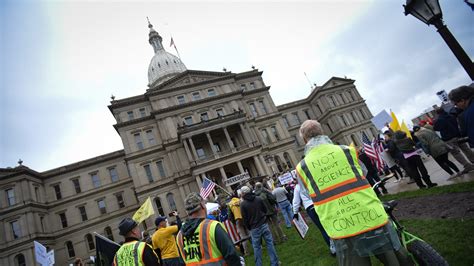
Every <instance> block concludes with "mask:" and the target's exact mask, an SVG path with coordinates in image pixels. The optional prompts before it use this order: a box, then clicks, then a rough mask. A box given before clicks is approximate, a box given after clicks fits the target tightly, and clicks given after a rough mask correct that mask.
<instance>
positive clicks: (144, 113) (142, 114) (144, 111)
mask: <svg viewBox="0 0 474 266" xmlns="http://www.w3.org/2000/svg"><path fill="white" fill-rule="evenodd" d="M139 111H140V117H145V116H146V110H145V108H140V109H139Z"/></svg>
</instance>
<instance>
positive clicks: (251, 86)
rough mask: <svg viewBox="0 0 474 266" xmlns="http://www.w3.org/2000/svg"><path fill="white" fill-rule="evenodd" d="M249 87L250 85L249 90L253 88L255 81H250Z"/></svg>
mask: <svg viewBox="0 0 474 266" xmlns="http://www.w3.org/2000/svg"><path fill="white" fill-rule="evenodd" d="M249 87H250V89H251V90H253V89H255V83H253V82H250V84H249Z"/></svg>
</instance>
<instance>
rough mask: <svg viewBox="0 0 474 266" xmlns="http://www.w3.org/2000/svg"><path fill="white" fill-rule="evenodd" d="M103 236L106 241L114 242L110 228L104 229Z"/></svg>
mask: <svg viewBox="0 0 474 266" xmlns="http://www.w3.org/2000/svg"><path fill="white" fill-rule="evenodd" d="M104 234H105V236H106V237H107V238H108V239H110V240H112V241H114V234H113V233H112V228H110V226H107V227H106V228H104Z"/></svg>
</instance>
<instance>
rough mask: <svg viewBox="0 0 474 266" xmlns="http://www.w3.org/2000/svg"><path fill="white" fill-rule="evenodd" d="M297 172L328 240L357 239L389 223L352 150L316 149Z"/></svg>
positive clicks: (326, 145)
mask: <svg viewBox="0 0 474 266" xmlns="http://www.w3.org/2000/svg"><path fill="white" fill-rule="evenodd" d="M296 172H297V173H298V175H299V177H300V178H301V180H302V181H303V183H304V186H305V187H306V189H307V190H308V191H309V194H310V196H311V199H312V200H313V204H314V208H315V210H316V213H317V214H318V215H319V219H320V220H321V224H322V225H323V227H324V229H325V230H326V232H327V234H328V235H329V236H330V237H331V238H333V239H340V238H347V237H351V236H355V235H359V234H362V233H364V232H367V231H371V230H374V229H376V228H379V227H381V226H383V225H385V224H386V223H387V222H388V217H387V214H386V212H385V210H384V208H383V205H382V203H381V202H380V200H379V199H378V198H377V195H376V194H375V192H374V191H373V189H372V188H371V187H370V185H369V183H368V182H367V180H366V179H365V177H364V176H363V174H362V170H361V168H360V165H359V163H358V161H357V153H356V151H355V149H354V148H352V147H347V146H337V145H333V144H323V145H320V146H317V147H315V148H313V149H312V150H310V151H309V153H308V154H307V155H306V156H305V158H304V159H303V160H302V161H301V162H300V163H299V164H298V165H297V166H296Z"/></svg>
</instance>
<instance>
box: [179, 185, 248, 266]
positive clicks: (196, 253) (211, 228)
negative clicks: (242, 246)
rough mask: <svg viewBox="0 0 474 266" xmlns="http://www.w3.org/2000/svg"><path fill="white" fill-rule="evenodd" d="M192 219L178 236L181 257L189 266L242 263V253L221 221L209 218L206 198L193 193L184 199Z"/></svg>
mask: <svg viewBox="0 0 474 266" xmlns="http://www.w3.org/2000/svg"><path fill="white" fill-rule="evenodd" d="M184 207H185V209H186V212H187V213H188V215H189V219H188V220H187V221H186V222H185V223H184V225H183V226H182V228H181V230H180V231H179V233H178V236H177V237H176V243H177V244H178V248H179V252H180V256H181V258H182V259H183V260H184V262H185V263H186V265H213V266H214V265H229V266H237V265H241V262H240V256H239V255H238V254H237V250H236V249H235V247H234V244H233V242H232V240H231V239H230V237H229V235H228V234H227V232H226V231H225V229H224V227H223V226H222V224H221V223H219V222H218V221H214V220H209V219H206V215H207V209H206V203H205V201H204V200H203V198H202V197H201V196H200V195H199V194H198V193H196V192H192V193H190V194H189V195H188V196H187V197H186V199H185V202H184Z"/></svg>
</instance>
